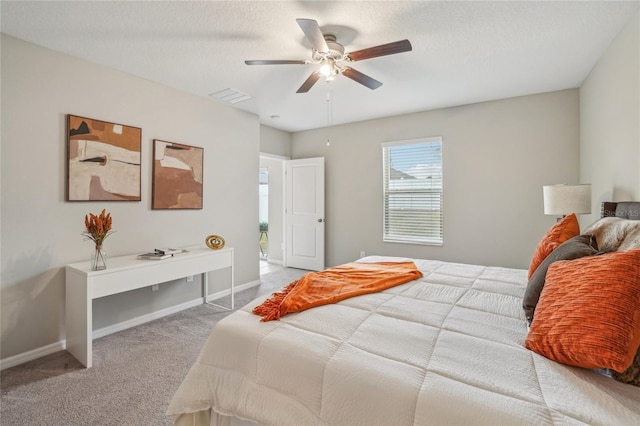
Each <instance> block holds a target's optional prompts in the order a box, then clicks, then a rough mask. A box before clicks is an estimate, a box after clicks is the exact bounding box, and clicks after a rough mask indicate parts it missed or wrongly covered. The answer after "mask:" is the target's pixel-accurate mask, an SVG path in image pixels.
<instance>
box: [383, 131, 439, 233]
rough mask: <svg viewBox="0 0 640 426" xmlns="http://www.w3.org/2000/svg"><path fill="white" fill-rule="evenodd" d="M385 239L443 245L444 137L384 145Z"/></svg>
mask: <svg viewBox="0 0 640 426" xmlns="http://www.w3.org/2000/svg"><path fill="white" fill-rule="evenodd" d="M382 166H383V170H384V172H383V175H384V218H383V220H384V225H383V227H384V231H383V232H384V234H383V240H384V241H387V242H397V243H414V244H426V245H442V230H443V225H442V220H443V215H442V195H443V192H442V138H441V137H436V138H425V139H413V140H406V141H397V142H387V143H383V144H382Z"/></svg>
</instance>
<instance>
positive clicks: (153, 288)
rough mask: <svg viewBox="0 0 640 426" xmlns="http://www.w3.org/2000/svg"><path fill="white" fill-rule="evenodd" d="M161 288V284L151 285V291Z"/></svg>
mask: <svg viewBox="0 0 640 426" xmlns="http://www.w3.org/2000/svg"><path fill="white" fill-rule="evenodd" d="M159 288H160V286H159V285H158V284H154V285H152V286H151V291H158V289H159Z"/></svg>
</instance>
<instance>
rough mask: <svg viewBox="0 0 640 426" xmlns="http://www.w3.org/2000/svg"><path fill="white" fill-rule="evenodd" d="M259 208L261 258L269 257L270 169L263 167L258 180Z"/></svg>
mask: <svg viewBox="0 0 640 426" xmlns="http://www.w3.org/2000/svg"><path fill="white" fill-rule="evenodd" d="M258 186H259V191H258V194H259V197H260V200H259V204H258V205H259V210H258V219H259V223H258V230H259V234H258V247H259V249H260V252H259V256H260V260H267V259H268V258H269V169H266V168H261V169H260V175H259V180H258Z"/></svg>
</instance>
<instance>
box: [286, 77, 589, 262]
mask: <svg viewBox="0 0 640 426" xmlns="http://www.w3.org/2000/svg"><path fill="white" fill-rule="evenodd" d="M578 103H579V100H578V91H577V89H571V90H564V91H560V92H553V93H547V94H539V95H532V96H523V97H518V98H512V99H505V100H500V101H494V102H485V103H479V104H473V105H466V106H460V107H455V108H446V109H440V110H434V111H427V112H421V113H416V114H408V115H403V116H398V117H390V118H384V119H379V120H372V121H366V122H360V123H354V124H348V125H342V126H336V127H334V128H333V129H332V131H331V143H330V146H327V144H326V134H327V129H318V130H312V131H306V132H300V133H295V134H294V135H293V141H292V148H291V150H292V158H294V159H296V158H306V157H325V158H326V164H325V167H326V220H327V223H326V259H327V262H326V264H327V266H331V265H336V264H340V263H344V262H348V261H351V260H353V259H355V258H357V257H358V256H359V254H360V251H362V250H363V251H365V252H366V254H380V255H395V256H409V257H418V258H430V259H441V260H447V261H458V262H466V263H476V264H483V265H499V266H506V267H517V268H526V267H528V263H529V261H530V259H531V255H532V253H533V251H534V249H535V246H536V244H537V243H538V242H539V240H540V238H541V237H542V235H543V234H544V232H545V231H546V230H547V229H548V228H549V227H550V226H551V225H552V224H553V223H554V221H555V218H553V217H550V216H545V215H544V214H543V206H542V186H543V185H547V184H555V183H563V182H564V183H576V182H577V181H578V176H579V170H578V165H579V160H578V151H579V139H578V132H579V122H578V116H579V111H578ZM431 136H442V138H443V164H444V172H443V173H444V226H445V228H444V246H442V247H433V246H422V245H410V244H397V243H383V242H382V167H381V164H382V149H381V146H380V144H381V143H382V142H387V141H394V140H402V139H415V138H420V137H431Z"/></svg>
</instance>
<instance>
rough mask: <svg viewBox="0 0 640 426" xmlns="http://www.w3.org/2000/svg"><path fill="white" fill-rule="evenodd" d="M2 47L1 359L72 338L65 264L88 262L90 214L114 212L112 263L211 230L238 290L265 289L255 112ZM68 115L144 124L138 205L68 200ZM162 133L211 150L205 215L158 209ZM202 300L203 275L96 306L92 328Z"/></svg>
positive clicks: (9, 42) (29, 48) (8, 41)
mask: <svg viewBox="0 0 640 426" xmlns="http://www.w3.org/2000/svg"><path fill="white" fill-rule="evenodd" d="M1 40H2V52H1V53H2V58H1V59H2V69H1V71H2V99H1V102H2V105H1V107H2V129H1V130H2V165H1V172H2V173H1V176H2V177H1V182H2V209H1V214H0V217H1V219H2V222H1V230H2V234H1V251H2V259H1V264H2V287H1V289H2V293H1V297H2V314H1V315H2V317H1V321H2V355H1V356H2V358H6V357H10V356H14V355H16V354H20V353H23V352H25V351H29V350H32V349H36V348H40V347H43V346H45V345H49V344H53V343H55V342H58V341H60V340H62V339H64V337H65V336H64V310H65V306H64V304H65V302H64V296H65V288H64V268H63V267H64V265H65V264H66V263H71V262H77V261H83V260H86V259H87V258H88V255H89V250H90V247H91V244H90V242H88V241H83V237H82V235H81V232H82V231H83V226H84V225H83V220H84V216H85V214H87V213H89V212H99V211H100V210H102V209H103V208H106V209H107V210H108V211H109V212H111V214H112V216H113V218H114V219H113V227H114V229H115V231H116V232H115V233H114V234H113V235H112V236H110V237H109V238H108V239H107V240H106V243H105V249H106V250H107V252H108V254H109V255H111V256H117V255H123V254H129V253H137V252H143V251H147V250H149V249H152V248H154V247H161V246H184V245H190V244H200V243H204V238H205V237H206V236H207V235H209V234H213V233H215V234H219V235H222V236H223V237H224V238H225V239H226V242H227V245H228V246H230V247H234V248H235V255H236V257H235V266H236V269H235V271H236V274H235V281H236V284H238V285H241V284H245V283H251V282H257V280H258V279H259V268H258V259H257V247H256V238H257V236H256V228H257V222H258V187H257V185H256V182H257V174H258V153H259V137H260V126H259V123H258V118H257V117H256V116H254V115H252V114H248V113H245V112H242V111H239V110H237V109H233V108H230V107H227V106H224V105H221V104H218V103H215V102H213V101H211V100H208V99H205V98H200V97H197V96H194V95H190V94H186V93H184V92H180V91H177V90H174V89H170V88H167V87H165V86H162V85H159V84H156V83H152V82H149V81H146V80H143V79H140V78H136V77H133V76H131V75H128V74H124V73H121V72H118V71H115V70H112V69H108V68H105V67H102V66H100V65H96V64H92V63H89V62H85V61H82V60H79V59H76V58H73V57H70V56H67V55H64V54H60V53H57V52H54V51H51V50H48V49H44V48H41V47H38V46H35V45H32V44H29V43H25V42H23V41H20V40H17V39H15V38H12V37H8V36H5V35H2V39H1ZM66 114H75V115H81V116H86V117H90V118H96V119H101V120H105V121H112V122H116V123H122V124H128V125H131V126H136V127H140V128H142V161H143V164H142V201H141V202H65V201H64V197H65V156H66V139H65V115H66ZM154 138H159V139H164V140H168V141H174V142H182V143H185V144H189V145H195V146H200V147H204V154H205V158H204V208H203V209H202V210H193V211H184V210H183V211H154V210H151V207H150V206H151V180H150V177H151V171H152V169H151V165H152V140H153V139H154ZM214 275H215V276H214ZM227 275H228V274H227ZM218 278H219V279H220V281H218V282H217V283H216V281H217V279H218ZM211 281H213V283H212V287H213V289H212V290H211V292H212V293H214V292H216V291H219V290H221V289H224V288H225V286H226V285H227V284H228V281H229V277H228V276H225V275H224V273H222V274H212V279H211ZM224 281H226V282H224ZM199 296H200V286H199V279H198V278H196V280H195V282H193V283H186V282H184V280H180V281H177V282H174V283H172V284H171V285H168V284H167V285H161V286H160V290H159V291H157V292H152V291H151V289H150V288H146V289H140V290H136V291H133V292H129V293H126V294H123V295H118V296H113V297H107V298H104V299H100V300H98V301H96V303H95V304H94V309H95V312H94V329H96V328H101V327H106V326H109V325H111V324H114V323H118V322H122V321H126V320H128V319H130V318H135V317H137V316H141V315H145V314H148V313H150V312H154V311H157V310H159V309H163V308H167V307H170V306H174V305H178V304H180V303H183V302H187V301H191V300H193V299H194V298H197V297H199Z"/></svg>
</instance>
